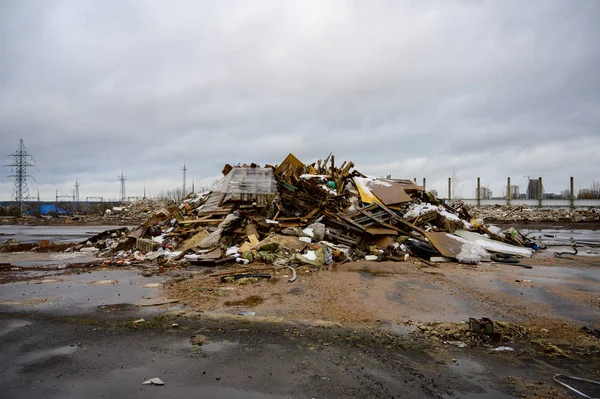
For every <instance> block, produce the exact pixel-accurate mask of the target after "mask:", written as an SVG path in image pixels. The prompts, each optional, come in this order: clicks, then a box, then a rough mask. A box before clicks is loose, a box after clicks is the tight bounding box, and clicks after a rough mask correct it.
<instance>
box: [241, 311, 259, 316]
mask: <svg viewBox="0 0 600 399" xmlns="http://www.w3.org/2000/svg"><path fill="white" fill-rule="evenodd" d="M238 315H240V316H256V312H246V311H242V312H239V313H238Z"/></svg>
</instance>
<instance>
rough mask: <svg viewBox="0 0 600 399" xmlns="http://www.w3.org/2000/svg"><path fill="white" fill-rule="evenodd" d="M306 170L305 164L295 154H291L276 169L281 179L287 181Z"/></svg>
mask: <svg viewBox="0 0 600 399" xmlns="http://www.w3.org/2000/svg"><path fill="white" fill-rule="evenodd" d="M303 170H304V164H303V163H302V161H300V160H299V159H298V158H296V157H295V156H294V155H293V154H289V155H288V156H287V157H286V158H285V159H284V160H283V162H282V163H281V165H279V166H278V167H277V169H275V175H276V176H278V177H279V178H280V179H281V180H284V181H286V182H290V178H291V177H298V176H300V175H301V174H302V171H303Z"/></svg>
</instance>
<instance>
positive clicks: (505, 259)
mask: <svg viewBox="0 0 600 399" xmlns="http://www.w3.org/2000/svg"><path fill="white" fill-rule="evenodd" d="M490 259H491V260H492V261H494V262H500V263H513V264H514V263H519V259H517V258H515V257H514V256H513V255H509V254H492V255H491V256H490Z"/></svg>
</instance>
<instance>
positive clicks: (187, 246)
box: [175, 229, 208, 259]
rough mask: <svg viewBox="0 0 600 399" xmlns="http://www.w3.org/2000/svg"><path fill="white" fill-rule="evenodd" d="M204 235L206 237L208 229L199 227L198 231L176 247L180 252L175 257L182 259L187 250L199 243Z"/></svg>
mask: <svg viewBox="0 0 600 399" xmlns="http://www.w3.org/2000/svg"><path fill="white" fill-rule="evenodd" d="M206 237H208V231H206V230H204V229H201V230H200V231H199V232H198V233H196V234H195V235H194V236H192V237H191V238H189V239H188V240H187V241H185V242H184V243H183V245H182V246H181V247H180V248H177V250H178V251H181V253H180V254H179V255H177V257H176V258H175V259H182V258H183V257H184V255H185V253H186V252H187V251H189V250H190V249H192V248H194V247H195V246H197V245H198V244H200V242H201V241H202V240H204V239H205V238H206Z"/></svg>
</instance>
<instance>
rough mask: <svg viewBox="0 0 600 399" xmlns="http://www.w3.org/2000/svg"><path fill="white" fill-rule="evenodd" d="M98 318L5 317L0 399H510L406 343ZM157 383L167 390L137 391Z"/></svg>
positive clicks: (233, 325) (476, 375) (469, 370)
mask: <svg viewBox="0 0 600 399" xmlns="http://www.w3.org/2000/svg"><path fill="white" fill-rule="evenodd" d="M103 316H104V315H100V314H95V315H94V314H92V315H88V316H86V317H72V318H70V317H61V318H57V317H55V316H52V315H49V314H35V315H26V314H14V313H13V314H11V315H8V314H3V315H2V316H1V317H2V318H1V319H0V339H1V340H2V345H1V346H0V357H1V358H2V359H4V360H3V361H2V366H1V372H0V392H2V395H1V396H2V398H6V399H8V398H24V397H26V398H82V397H91V398H116V397H127V398H154V397H161V398H181V397H207V398H209V397H210V398H341V397H354V398H366V397H377V398H379V397H381V398H383V397H398V398H426V397H446V398H454V397H456V398H459V397H498V398H503V397H507V398H508V397H514V396H513V395H510V394H507V393H504V392H503V390H506V389H507V387H503V386H502V381H501V380H499V379H496V378H495V377H494V375H493V374H490V370H489V369H486V367H485V366H483V365H481V364H479V363H478V362H477V361H475V360H472V359H470V358H469V357H466V356H464V359H461V360H459V361H458V362H457V363H450V365H448V364H446V363H445V362H442V361H440V358H439V357H437V356H435V354H432V353H429V352H428V350H427V348H426V347H425V346H423V345H422V344H421V343H419V342H416V341H413V340H411V339H409V338H408V337H407V336H404V337H400V336H394V335H389V334H381V333H375V332H364V331H363V332H352V331H347V330H342V329H322V328H315V327H308V326H303V327H302V326H301V327H298V326H289V325H288V326H285V325H268V324H260V323H258V324H257V323H252V324H249V323H243V322H238V321H236V322H207V321H198V320H189V319H181V320H175V319H171V318H164V317H158V318H156V319H155V318H152V317H150V318H148V319H147V320H148V321H147V325H146V326H139V327H138V326H136V327H134V325H133V324H132V323H131V322H130V321H128V320H130V319H132V318H133V317H135V316H136V315H134V314H129V315H126V314H120V315H119V316H118V317H115V315H114V314H113V315H112V317H109V318H105V317H103ZM123 316H130V317H123ZM173 322H177V323H178V324H179V326H178V327H177V328H174V327H171V324H172V323H173ZM198 334H202V335H204V336H206V337H208V338H209V340H210V343H208V344H205V345H204V346H194V345H192V344H191V343H190V336H192V335H198ZM154 377H158V378H160V379H161V380H162V381H163V382H164V383H165V385H164V386H155V385H142V382H143V381H145V380H147V379H149V378H154ZM473 395H475V396H473Z"/></svg>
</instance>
